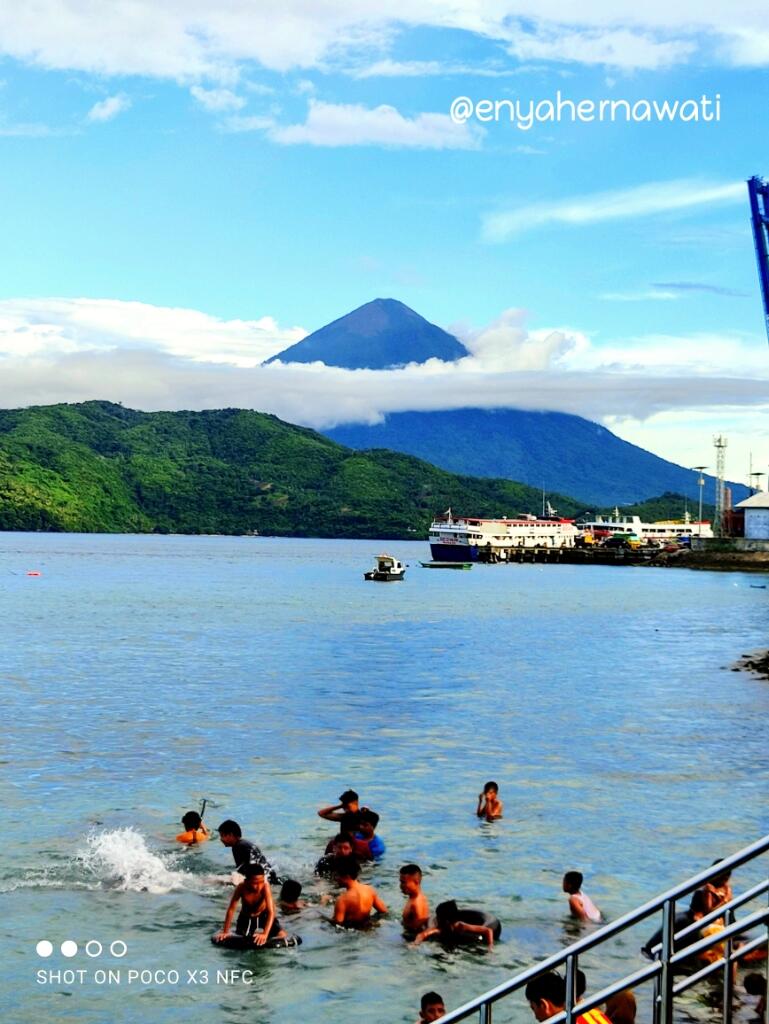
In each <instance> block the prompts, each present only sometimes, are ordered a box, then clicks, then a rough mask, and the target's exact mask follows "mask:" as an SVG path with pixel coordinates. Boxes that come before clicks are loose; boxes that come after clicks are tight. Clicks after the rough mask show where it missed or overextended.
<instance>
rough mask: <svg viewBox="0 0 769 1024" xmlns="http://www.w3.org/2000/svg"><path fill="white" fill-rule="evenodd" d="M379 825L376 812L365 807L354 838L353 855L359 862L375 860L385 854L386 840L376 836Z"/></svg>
mask: <svg viewBox="0 0 769 1024" xmlns="http://www.w3.org/2000/svg"><path fill="white" fill-rule="evenodd" d="M378 824H379V815H378V814H377V813H376V811H371V810H369V808H368V807H364V808H363V809H362V810H361V812H360V821H359V822H358V829H357V831H356V832H355V835H354V836H353V843H352V845H353V853H354V854H355V856H356V857H358V859H359V860H374V858H375V857H381V856H382V854H383V853H384V852H385V844H384V839H382V837H381V836H378V835H376V834H375V832H376V827H377V825H378Z"/></svg>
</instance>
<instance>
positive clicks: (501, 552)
mask: <svg viewBox="0 0 769 1024" xmlns="http://www.w3.org/2000/svg"><path fill="white" fill-rule="evenodd" d="M579 533H580V531H579V530H578V529H577V527H576V526H575V525H574V521H573V520H572V519H563V518H562V517H560V516H559V515H558V513H557V512H556V511H555V509H553V508H551V506H550V505H549V504H548V505H547V510H546V514H545V515H543V516H533V515H520V516H517V517H515V518H513V519H507V518H505V519H479V518H476V517H469V516H457V515H454V513H453V512H452V511H451V509H447V511H446V512H444V513H443V515H439V516H436V517H435V519H434V520H433V522H432V524H431V526H430V535H429V540H430V554H431V556H432V558H433V560H434V561H436V562H479V561H507V560H508V559H510V560H512V558H513V557H514V556H515V553H516V552H518V551H519V549H521V548H571V547H574V543H575V541H576V539H577V537H578V536H579Z"/></svg>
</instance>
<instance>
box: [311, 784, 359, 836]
mask: <svg viewBox="0 0 769 1024" xmlns="http://www.w3.org/2000/svg"><path fill="white" fill-rule="evenodd" d="M361 813H362V808H361V806H360V802H359V798H358V794H357V793H356V792H355V790H354V789H346V790H345V791H344V793H342V794H341V796H340V797H339V803H338V804H332V805H331V806H330V807H321V809H320V810H319V811H318V816H319V817H321V818H325V819H326V821H336V822H338V824H339V831H340V832H345V833H348V834H349V835H352V834H353V833H354V832H357V830H358V825H359V824H360V817H361Z"/></svg>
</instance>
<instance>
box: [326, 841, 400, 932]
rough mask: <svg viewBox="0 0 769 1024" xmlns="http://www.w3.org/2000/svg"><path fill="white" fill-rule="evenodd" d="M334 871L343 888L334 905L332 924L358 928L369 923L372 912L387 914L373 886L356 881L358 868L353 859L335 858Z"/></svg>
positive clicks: (356, 862)
mask: <svg viewBox="0 0 769 1024" xmlns="http://www.w3.org/2000/svg"><path fill="white" fill-rule="evenodd" d="M334 870H335V873H336V878H337V881H338V882H339V884H340V885H341V886H342V887H343V888H344V892H343V893H342V894H341V895H340V896H337V899H336V903H335V904H334V916H333V917H332V918H331V920H332V922H333V923H334V924H341V925H345V926H346V927H352V928H355V927H358V928H359V927H361V925H365V924H366V923H367V922H368V921H369V919H370V917H371V914H372V911H375V912H376V913H378V914H386V913H387V907H386V905H385V903H384V901H383V900H382V899H381V897H380V896H379V893H378V892H377V891H376V889H375V888H374V887H373V885H364V884H363V883H362V882H359V881H358V874H359V873H360V867H359V865H358V861H357V860H356V858H355V857H339V858H337V862H336V865H335V868H334Z"/></svg>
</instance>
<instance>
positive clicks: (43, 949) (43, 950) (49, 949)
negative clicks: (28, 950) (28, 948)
mask: <svg viewBox="0 0 769 1024" xmlns="http://www.w3.org/2000/svg"><path fill="white" fill-rule="evenodd" d="M35 951H36V952H37V955H38V956H50V955H51V953H53V943H52V942H49V941H48V939H41V940H40V942H38V944H37V945H36V946H35Z"/></svg>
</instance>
